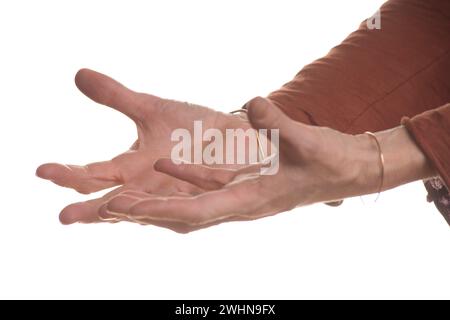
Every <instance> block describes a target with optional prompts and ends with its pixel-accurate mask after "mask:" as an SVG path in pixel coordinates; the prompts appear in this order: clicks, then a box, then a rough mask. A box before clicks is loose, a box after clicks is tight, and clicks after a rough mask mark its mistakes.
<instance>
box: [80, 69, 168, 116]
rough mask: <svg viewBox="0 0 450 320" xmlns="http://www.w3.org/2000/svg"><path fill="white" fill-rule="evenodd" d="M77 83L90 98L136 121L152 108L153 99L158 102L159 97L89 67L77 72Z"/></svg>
mask: <svg viewBox="0 0 450 320" xmlns="http://www.w3.org/2000/svg"><path fill="white" fill-rule="evenodd" d="M75 84H76V85H77V87H78V89H80V91H81V92H83V93H84V94H85V95H86V96H87V97H89V98H90V99H92V100H94V101H95V102H97V103H100V104H103V105H105V106H109V107H111V108H114V109H116V110H118V111H120V112H122V113H123V114H125V115H127V116H128V117H130V118H131V119H133V120H135V121H139V120H141V119H142V118H143V117H144V116H145V114H146V112H148V111H149V110H148V109H149V108H151V102H152V100H153V101H154V102H156V101H158V99H159V98H157V97H154V96H150V95H144V94H140V93H137V92H134V91H132V90H130V89H128V88H126V87H125V86H123V85H122V84H120V83H119V82H117V81H116V80H114V79H112V78H110V77H108V76H106V75H104V74H101V73H99V72H96V71H93V70H89V69H81V70H80V71H78V72H77V74H76V76H75ZM144 102H149V103H148V104H147V103H144Z"/></svg>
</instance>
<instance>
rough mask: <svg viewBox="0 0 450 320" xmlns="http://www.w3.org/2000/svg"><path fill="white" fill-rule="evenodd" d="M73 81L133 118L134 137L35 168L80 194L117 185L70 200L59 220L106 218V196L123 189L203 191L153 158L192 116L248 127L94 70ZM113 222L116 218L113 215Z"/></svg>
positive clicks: (220, 125)
mask: <svg viewBox="0 0 450 320" xmlns="http://www.w3.org/2000/svg"><path fill="white" fill-rule="evenodd" d="M75 83H76V85H77V87H78V88H79V89H80V91H81V92H82V93H84V94H85V95H86V96H87V97H89V98H90V99H92V100H93V101H95V102H97V103H99V104H102V105H106V106H109V107H111V108H114V109H116V110H118V111H120V112H122V113H123V114H125V115H126V116H128V117H129V118H130V119H131V120H133V121H134V122H135V124H136V127H137V136H138V139H137V141H136V142H135V143H134V144H133V145H132V147H131V148H130V149H129V150H127V151H125V152H124V153H122V154H120V155H118V156H116V157H114V158H113V159H111V160H107V161H102V162H95V163H91V164H88V165H83V166H79V165H64V164H58V163H47V164H43V165H41V166H40V167H39V168H38V169H37V171H36V174H37V176H38V177H41V178H43V179H47V180H50V181H52V182H54V183H55V184H57V185H60V186H63V187H69V188H72V189H75V190H76V191H78V192H80V193H83V194H89V193H92V192H96V191H100V190H103V189H107V188H111V187H114V186H119V187H118V188H116V189H114V190H113V191H111V192H109V193H107V194H106V195H104V196H103V197H101V198H97V199H93V200H88V201H85V202H79V203H74V204H71V205H69V206H67V207H66V208H64V209H63V210H62V212H61V214H60V220H61V222H62V223H63V224H71V223H75V222H83V223H92V222H99V221H105V220H102V219H101V218H100V217H99V215H98V213H99V211H100V209H101V207H102V206H103V205H104V204H105V203H106V202H107V201H108V199H110V198H112V197H113V196H115V195H117V194H119V193H123V192H125V191H127V190H139V192H145V193H146V194H149V193H151V194H157V195H160V196H167V195H178V196H182V195H192V194H198V193H200V192H203V189H202V188H200V187H198V186H195V185H193V184H191V183H188V182H185V181H182V180H179V179H176V178H174V177H171V176H169V175H165V174H163V173H159V172H157V171H155V169H154V167H153V164H154V162H155V161H156V160H157V159H159V158H162V157H169V156H170V151H171V149H172V146H173V142H171V139H170V136H171V133H172V131H173V130H175V129H177V128H186V129H189V130H192V124H193V122H194V121H195V120H202V122H203V126H204V127H205V128H217V129H219V130H225V128H243V129H247V128H249V127H250V126H249V124H248V123H247V122H246V121H244V120H243V119H241V118H240V117H237V116H232V115H228V114H224V113H221V112H217V111H214V110H212V109H209V108H206V107H202V106H198V105H193V104H190V103H187V102H178V101H173V100H168V99H162V98H159V97H156V96H152V95H149V94H144V93H138V92H134V91H132V90H130V89H128V88H126V87H124V86H123V85H122V84H120V83H118V82H117V81H115V80H113V79H111V78H109V77H107V76H105V75H103V74H101V73H98V72H95V71H92V70H88V69H82V70H80V71H79V72H78V73H77V75H76V77H75ZM134 194H136V193H134ZM111 222H115V220H114V219H112V220H111Z"/></svg>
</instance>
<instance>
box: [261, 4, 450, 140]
mask: <svg viewBox="0 0 450 320" xmlns="http://www.w3.org/2000/svg"><path fill="white" fill-rule="evenodd" d="M380 18H381V29H373V30H370V29H369V28H368V26H367V23H366V21H364V22H363V23H362V24H361V25H360V27H359V29H358V30H357V31H355V32H353V33H352V34H350V35H349V36H348V37H347V38H346V39H345V40H344V41H343V42H342V43H341V44H339V45H338V46H336V47H334V48H333V49H331V50H330V52H329V53H328V54H327V55H326V56H325V57H323V58H321V59H319V60H316V61H314V62H313V63H311V64H309V65H307V66H305V67H304V68H303V69H302V70H301V71H300V72H299V73H298V74H297V75H296V76H295V78H294V79H293V80H291V81H290V82H288V83H286V84H285V85H284V86H283V87H282V88H280V89H279V90H276V91H275V92H272V93H271V94H270V95H269V96H268V98H269V99H270V100H271V101H273V102H274V104H275V105H277V106H278V107H279V108H281V109H282V110H283V111H284V112H285V113H286V114H287V115H289V116H290V117H291V118H293V119H296V120H298V121H303V122H309V123H313V124H317V125H321V126H327V127H331V128H334V129H337V130H339V131H342V132H348V133H361V132H364V131H380V130H384V129H388V128H392V127H395V126H398V125H399V124H400V121H401V119H402V117H404V116H408V117H412V116H414V115H417V114H420V113H422V112H424V111H426V110H429V109H431V108H437V107H439V106H442V105H444V104H446V103H448V102H450V1H449V0H426V1H424V0H390V1H387V2H386V3H385V4H384V5H383V6H382V7H381V9H380ZM325 23H326V22H325Z"/></svg>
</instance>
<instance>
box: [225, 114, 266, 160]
mask: <svg viewBox="0 0 450 320" xmlns="http://www.w3.org/2000/svg"><path fill="white" fill-rule="evenodd" d="M237 113H245V114H248V110H247V109H238V110H234V111H231V112H230V114H237ZM247 121H248V119H247ZM255 132H256V141H257V143H258V151H259V156H260V157H261V162H262V161H264V159H266V155H265V153H264V150H263V149H262V144H261V140H260V137H259V132H258V130H256V129H255Z"/></svg>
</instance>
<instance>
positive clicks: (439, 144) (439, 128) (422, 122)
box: [402, 103, 450, 187]
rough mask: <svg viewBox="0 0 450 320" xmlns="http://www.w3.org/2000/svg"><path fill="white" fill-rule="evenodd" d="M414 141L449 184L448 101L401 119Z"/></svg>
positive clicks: (449, 120) (449, 128) (449, 123)
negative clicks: (437, 106)
mask: <svg viewBox="0 0 450 320" xmlns="http://www.w3.org/2000/svg"><path fill="white" fill-rule="evenodd" d="M402 124H403V125H404V126H406V128H407V129H408V131H409V133H410V134H411V135H412V136H413V138H414V140H415V141H416V143H417V144H418V145H419V147H420V148H421V149H422V151H423V152H424V153H425V155H426V156H427V158H428V159H430V161H431V162H432V164H433V166H434V168H435V169H436V170H437V172H438V173H439V175H440V176H441V178H442V180H443V181H444V183H445V184H446V186H447V187H449V186H450V103H448V104H447V105H445V106H442V107H440V108H437V109H434V110H429V111H426V112H424V113H422V114H420V115H417V116H415V117H413V118H412V119H409V118H407V117H405V118H403V119H402Z"/></svg>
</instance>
